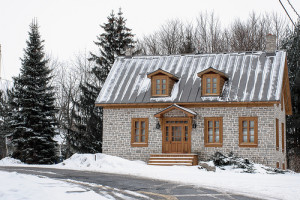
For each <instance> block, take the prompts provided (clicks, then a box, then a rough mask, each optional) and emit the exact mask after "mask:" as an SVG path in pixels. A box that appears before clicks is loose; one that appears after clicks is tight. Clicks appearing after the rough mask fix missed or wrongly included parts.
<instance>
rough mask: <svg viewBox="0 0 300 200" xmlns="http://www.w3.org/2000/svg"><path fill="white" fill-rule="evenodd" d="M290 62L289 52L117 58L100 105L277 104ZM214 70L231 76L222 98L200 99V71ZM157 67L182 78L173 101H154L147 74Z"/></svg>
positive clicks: (174, 90)
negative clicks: (287, 58) (287, 55)
mask: <svg viewBox="0 0 300 200" xmlns="http://www.w3.org/2000/svg"><path fill="white" fill-rule="evenodd" d="M285 59H286V52H285V51H276V52H275V53H273V54H269V53H265V52H241V53H220V54H196V55H168V56H136V57H118V58H117V59H116V61H115V63H114V65H113V67H112V69H111V71H110V73H109V75H108V77H107V79H106V81H105V84H104V85H103V88H102V90H101V92H100V94H99V96H98V98H97V100H96V103H98V104H129V103H154V102H160V103H161V102H171V103H187V102H218V101H227V102H240V101H242V102H251V101H277V100H280V94H281V89H282V78H283V71H284V65H285ZM209 67H212V68H214V69H216V70H219V71H221V72H223V73H225V74H226V75H228V80H227V81H226V82H225V85H224V87H223V92H222V95H221V96H220V97H207V96H206V97H202V96H201V78H199V77H198V76H197V73H199V72H201V71H203V70H205V69H208V68H209ZM157 69H162V70H165V71H166V72H169V73H171V74H174V75H175V76H176V77H178V78H179V81H177V82H176V83H175V84H174V86H173V89H172V92H171V96H170V97H158V98H155V97H151V80H150V79H149V78H147V74H148V73H151V72H153V71H155V70H157Z"/></svg>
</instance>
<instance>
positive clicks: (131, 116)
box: [96, 50, 292, 169]
mask: <svg viewBox="0 0 300 200" xmlns="http://www.w3.org/2000/svg"><path fill="white" fill-rule="evenodd" d="M96 105H97V106H101V107H103V153H106V154H109V155H115V156H120V157H123V158H127V159H131V160H136V159H138V160H144V161H148V162H149V163H150V164H160V165H171V164H190V165H191V164H196V163H197V159H201V160H206V159H208V158H209V157H210V156H211V155H212V154H214V153H215V152H217V151H219V152H221V153H224V154H227V153H229V152H233V153H235V154H237V155H239V156H241V157H245V158H249V159H250V160H252V161H254V162H257V163H262V164H265V165H268V166H272V167H277V168H283V169H284V168H285V166H286V137H285V124H286V115H291V114H292V111H291V100H290V89H289V78H288V68H287V61H286V52H285V51H281V50H279V51H275V50H274V51H272V52H270V51H267V52H263V51H259V52H239V53H219V54H192V55H168V56H134V57H131V56H124V57H118V58H117V59H116V61H115V63H114V65H113V67H112V69H111V71H110V73H109V75H108V78H107V80H106V82H105V84H104V85H103V88H102V90H101V92H100V94H99V97H98V98H97V100H96ZM150 156H151V158H150ZM189 157H192V161H188V160H189ZM149 159H150V160H149Z"/></svg>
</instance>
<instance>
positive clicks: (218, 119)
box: [204, 117, 223, 147]
mask: <svg viewBox="0 0 300 200" xmlns="http://www.w3.org/2000/svg"><path fill="white" fill-rule="evenodd" d="M209 121H213V124H214V122H215V121H219V142H209V141H208V122H209ZM213 140H215V126H214V125H213ZM204 146H205V147H222V146H223V117H205V118H204Z"/></svg>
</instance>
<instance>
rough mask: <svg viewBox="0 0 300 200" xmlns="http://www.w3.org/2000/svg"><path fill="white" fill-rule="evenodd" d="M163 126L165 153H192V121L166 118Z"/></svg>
mask: <svg viewBox="0 0 300 200" xmlns="http://www.w3.org/2000/svg"><path fill="white" fill-rule="evenodd" d="M163 124H164V127H163V153H190V152H191V134H190V130H191V127H190V126H191V125H190V120H189V119H188V118H181V119H177V118H176V119H175V118H174V119H173V118H165V119H163Z"/></svg>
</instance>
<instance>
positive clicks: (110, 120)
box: [103, 105, 286, 167]
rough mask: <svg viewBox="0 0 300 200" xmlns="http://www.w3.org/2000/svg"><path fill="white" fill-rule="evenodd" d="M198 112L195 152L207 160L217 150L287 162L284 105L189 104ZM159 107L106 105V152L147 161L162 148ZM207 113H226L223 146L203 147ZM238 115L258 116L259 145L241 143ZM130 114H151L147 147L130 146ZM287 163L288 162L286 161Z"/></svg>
mask: <svg viewBox="0 0 300 200" xmlns="http://www.w3.org/2000/svg"><path fill="white" fill-rule="evenodd" d="M190 109H191V110H193V111H195V112H196V113H197V114H198V115H197V117H196V118H195V120H196V123H197V128H196V129H192V133H191V137H192V138H191V140H192V147H191V149H192V153H197V154H198V155H199V159H201V160H206V159H209V157H210V156H211V155H212V154H214V153H215V152H216V151H220V152H222V153H225V154H227V153H229V152H231V151H232V152H233V153H235V154H238V155H239V156H242V157H245V158H249V159H250V160H253V161H254V162H257V163H262V164H265V165H268V166H272V167H276V163H277V162H279V163H280V166H282V163H285V164H286V156H285V152H284V153H282V151H281V123H284V124H285V114H284V111H281V106H280V105H279V106H277V105H274V107H215V108H190ZM161 110H162V109H161V108H160V109H159V108H126V109H104V111H103V115H104V119H103V121H104V125H103V153H106V154H109V155H115V156H120V157H123V158H127V159H130V160H143V161H147V160H148V158H149V154H151V153H161V152H162V133H161V129H156V123H157V121H158V120H157V119H156V118H155V117H154V114H156V113H157V112H159V111H161ZM165 116H166V117H183V116H185V114H184V113H183V112H181V111H178V110H174V111H171V112H169V113H167V114H166V115H165ZM204 117H223V147H204ZM239 117H258V147H256V148H249V147H239ZM131 118H149V136H148V147H131V144H130V141H131ZM276 118H278V119H279V133H280V134H279V135H280V151H277V150H276V123H275V121H276V120H275V119H276ZM285 166H286V165H285Z"/></svg>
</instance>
